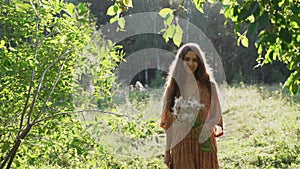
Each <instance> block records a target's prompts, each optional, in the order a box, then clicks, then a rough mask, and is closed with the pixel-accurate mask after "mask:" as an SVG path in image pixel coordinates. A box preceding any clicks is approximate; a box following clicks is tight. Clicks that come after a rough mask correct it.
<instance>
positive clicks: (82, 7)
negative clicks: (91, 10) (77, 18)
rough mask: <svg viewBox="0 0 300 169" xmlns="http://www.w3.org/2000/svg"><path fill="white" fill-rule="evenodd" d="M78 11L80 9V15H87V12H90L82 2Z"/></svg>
mask: <svg viewBox="0 0 300 169" xmlns="http://www.w3.org/2000/svg"><path fill="white" fill-rule="evenodd" d="M78 9H79V14H80V15H83V14H85V13H86V12H88V9H87V7H86V6H85V5H84V4H83V3H82V2H80V3H79V4H78Z"/></svg>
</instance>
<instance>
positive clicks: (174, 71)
mask: <svg viewBox="0 0 300 169" xmlns="http://www.w3.org/2000/svg"><path fill="white" fill-rule="evenodd" d="M189 51H193V52H194V53H196V55H197V57H198V59H197V62H198V68H197V69H196V71H195V72H194V76H195V79H196V80H197V81H199V82H200V84H202V85H205V86H206V87H207V88H208V89H209V91H210V90H211V83H210V82H211V77H210V75H209V74H210V73H209V71H210V69H209V66H208V65H207V64H206V60H205V56H204V52H203V51H202V50H201V49H200V47H199V46H198V45H197V44H195V43H187V44H185V45H183V46H182V47H181V48H180V49H178V52H177V54H176V58H175V60H174V61H173V63H172V64H171V66H170V71H169V75H168V79H167V82H166V84H165V86H166V89H165V92H164V100H163V112H166V111H169V110H170V111H172V110H171V108H172V107H173V106H174V98H175V97H179V96H180V86H183V84H184V83H185V82H186V79H185V78H186V77H187V76H186V75H187V73H188V72H186V71H185V69H184V63H183V59H184V56H185V54H186V53H187V52H189Z"/></svg>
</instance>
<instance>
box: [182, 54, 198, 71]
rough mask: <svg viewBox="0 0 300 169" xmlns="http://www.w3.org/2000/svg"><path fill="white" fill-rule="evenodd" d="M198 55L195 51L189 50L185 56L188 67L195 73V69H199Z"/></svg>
mask: <svg viewBox="0 0 300 169" xmlns="http://www.w3.org/2000/svg"><path fill="white" fill-rule="evenodd" d="M198 59H199V58H198V57H197V55H196V53H195V52H193V51H188V52H187V53H186V54H185V55H184V58H183V62H184V63H185V65H186V66H188V68H189V69H190V70H191V71H192V72H193V73H195V71H196V70H197V68H198V65H199V63H198Z"/></svg>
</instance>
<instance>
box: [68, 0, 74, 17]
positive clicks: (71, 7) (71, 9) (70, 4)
mask: <svg viewBox="0 0 300 169" xmlns="http://www.w3.org/2000/svg"><path fill="white" fill-rule="evenodd" d="M67 11H68V13H69V14H70V15H73V14H74V11H75V6H74V4H72V3H69V4H68V5H67Z"/></svg>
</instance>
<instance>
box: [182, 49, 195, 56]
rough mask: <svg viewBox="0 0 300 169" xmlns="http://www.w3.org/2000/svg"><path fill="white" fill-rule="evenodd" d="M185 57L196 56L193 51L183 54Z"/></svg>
mask: <svg viewBox="0 0 300 169" xmlns="http://www.w3.org/2000/svg"><path fill="white" fill-rule="evenodd" d="M185 57H197V54H196V53H195V52H194V51H192V50H190V51H188V52H187V53H186V54H185Z"/></svg>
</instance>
